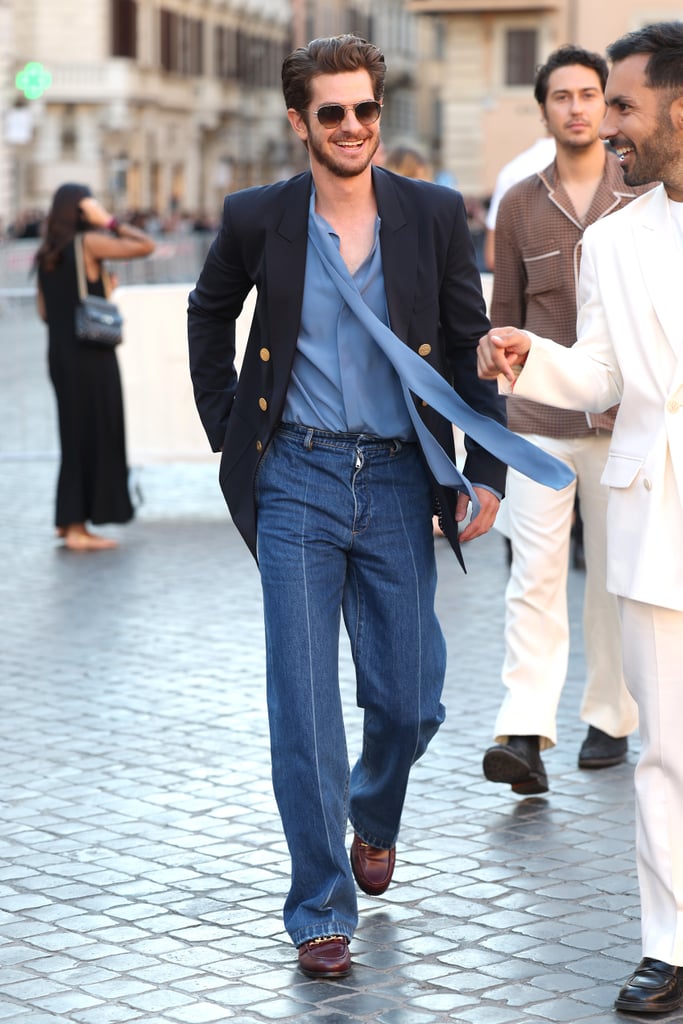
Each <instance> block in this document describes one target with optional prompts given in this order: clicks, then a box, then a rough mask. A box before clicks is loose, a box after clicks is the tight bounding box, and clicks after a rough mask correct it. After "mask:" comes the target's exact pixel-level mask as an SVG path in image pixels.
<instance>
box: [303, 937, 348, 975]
mask: <svg viewBox="0 0 683 1024" xmlns="http://www.w3.org/2000/svg"><path fill="white" fill-rule="evenodd" d="M299 967H300V968H301V970H302V971H303V972H304V974H306V975H307V976H308V977H309V978H345V977H346V975H347V974H348V973H349V971H350V970H351V954H350V953H349V940H348V939H347V938H346V937H345V936H344V935H322V936H321V937H320V938H319V939H311V940H310V942H304V943H302V944H301V945H300V946H299Z"/></svg>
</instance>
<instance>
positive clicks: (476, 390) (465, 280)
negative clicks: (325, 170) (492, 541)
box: [439, 193, 507, 494]
mask: <svg viewBox="0 0 683 1024" xmlns="http://www.w3.org/2000/svg"><path fill="white" fill-rule="evenodd" d="M456 196H457V203H456V205H455V211H454V216H453V219H452V222H451V229H450V233H449V237H448V240H447V251H446V262H445V267H444V274H443V278H442V282H441V288H440V295H439V312H440V319H441V328H442V338H443V346H444V355H445V359H446V362H447V365H448V369H449V373H450V376H451V381H452V384H453V387H454V388H455V390H456V391H457V392H458V394H459V395H460V397H461V398H463V399H464V401H466V402H467V404H468V405H470V406H471V407H472V408H473V409H476V411H477V412H480V413H482V414H483V415H484V416H489V417H490V418H491V419H494V420H497V421H498V422H499V423H502V424H503V425H505V424H506V423H507V417H506V412H505V401H504V399H503V398H502V397H501V396H500V395H499V394H498V389H497V387H496V384H495V381H485V380H481V379H480V378H479V376H478V374H477V346H478V344H479V339H480V338H481V336H482V335H483V334H485V333H486V332H487V331H488V330H489V327H490V324H489V320H488V317H487V315H486V304H485V302H484V297H483V294H482V288H481V274H480V272H479V270H478V268H477V264H476V259H475V253H474V246H473V243H472V238H471V235H470V232H469V228H468V225H467V214H466V211H465V204H464V202H463V200H462V197H461V196H460V195H458V194H457V193H456ZM465 449H466V452H467V458H466V461H465V466H464V472H465V475H466V476H467V478H468V479H469V480H471V481H472V483H473V484H481V485H486V486H487V487H490V488H492V489H493V490H494V491H497V492H498V493H499V494H504V493H505V476H506V471H507V467H506V466H505V463H503V462H501V461H500V459H497V458H496V457H495V456H493V455H491V453H490V452H488V451H486V449H484V448H482V446H481V445H480V444H478V443H477V442H476V441H474V440H472V438H470V437H467V436H466V437H465Z"/></svg>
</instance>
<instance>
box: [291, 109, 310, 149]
mask: <svg viewBox="0 0 683 1024" xmlns="http://www.w3.org/2000/svg"><path fill="white" fill-rule="evenodd" d="M287 117H288V119H289V123H290V124H291V126H292V128H293V129H294V131H295V132H296V134H297V135H298V136H299V138H300V139H302V140H303V141H305V140H306V139H307V138H308V126H307V124H306V119H305V118H304V116H303V114H302V113H301V111H300V110H294V108H293V107H290V108H289V109H288V111H287Z"/></svg>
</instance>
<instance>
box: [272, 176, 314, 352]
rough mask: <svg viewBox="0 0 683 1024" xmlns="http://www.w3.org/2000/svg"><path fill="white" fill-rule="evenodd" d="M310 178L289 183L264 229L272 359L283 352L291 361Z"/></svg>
mask: <svg viewBox="0 0 683 1024" xmlns="http://www.w3.org/2000/svg"><path fill="white" fill-rule="evenodd" d="M311 181H312V178H311V175H310V173H305V174H302V175H300V176H299V177H297V178H295V179H293V181H292V183H291V185H290V186H289V187H288V188H286V189H283V192H282V195H281V199H280V204H279V206H278V210H277V213H276V217H275V218H274V219H273V223H272V224H268V225H266V243H265V256H264V259H265V267H264V275H263V280H264V281H265V282H267V299H266V302H267V311H268V339H266V338H264V340H270V341H271V344H272V343H273V341H274V340H275V339H277V340H278V341H279V343H280V344H279V345H273V350H274V351H273V353H272V354H273V358H274V359H277V358H278V355H279V354H280V353H279V352H278V349H284V352H283V353H282V354H284V356H285V358H286V360H288V361H289V362H291V360H292V359H293V358H294V350H295V348H296V342H297V337H298V333H299V324H300V322H301V306H302V302H303V295H304V274H305V271H306V248H307V243H308V202H309V198H310V192H311Z"/></svg>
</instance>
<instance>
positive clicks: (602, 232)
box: [499, 185, 683, 611]
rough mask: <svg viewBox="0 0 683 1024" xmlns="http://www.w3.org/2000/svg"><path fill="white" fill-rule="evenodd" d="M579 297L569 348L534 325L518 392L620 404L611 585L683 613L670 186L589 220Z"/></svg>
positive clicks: (679, 320) (611, 510) (681, 365)
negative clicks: (536, 332) (536, 330)
mask: <svg viewBox="0 0 683 1024" xmlns="http://www.w3.org/2000/svg"><path fill="white" fill-rule="evenodd" d="M579 305H580V309H579V317H578V323H577V337H578V341H577V342H576V344H575V345H574V346H573V347H572V348H569V349H566V348H562V347H560V346H559V345H555V344H554V342H552V341H549V340H548V339H544V338H539V337H537V336H536V335H533V334H531V333H530V337H531V338H532V346H531V350H530V352H529V355H528V358H527V361H526V364H525V366H524V369H523V370H522V371H521V373H520V375H519V377H518V378H517V382H516V384H515V387H514V392H515V394H519V395H524V396H526V397H528V398H534V399H536V400H537V401H542V402H546V403H548V404H552V405H557V406H559V407H561V408H566V409H582V410H586V411H588V412H600V411H602V410H604V409H607V408H608V407H609V406H611V405H615V404H616V403H617V402H619V403H620V406H619V412H618V414H617V419H616V423H615V425H614V431H613V434H612V444H611V446H610V452H609V457H608V461H607V464H606V466H605V470H604V473H603V476H602V483H603V484H606V485H607V486H608V487H609V502H608V523H607V586H608V589H609V590H610V591H612V592H613V593H615V594H619V595H622V596H624V597H628V598H631V599H632V600H634V601H642V602H645V603H648V604H654V605H659V606H661V607H664V608H673V609H676V610H678V611H683V255H682V254H681V251H680V249H679V248H678V247H677V240H676V235H675V225H674V224H673V223H672V220H671V215H670V210H669V204H668V200H667V196H666V193H665V191H664V188H663V186H661V185H660V186H658V187H657V188H655V189H654V190H653V191H651V192H648V193H646V194H645V195H642V196H640V197H639V198H638V199H635V200H634V201H633V202H632V203H630V204H629V206H627V207H626V208H625V209H623V210H620V211H619V212H617V213H614V214H612V215H611V216H609V217H606V218H605V219H604V220H601V221H598V222H597V223H596V224H594V225H592V226H591V227H589V228H587V230H586V232H585V234H584V238H583V257H582V261H581V274H580V282H579ZM499 326H502V325H499Z"/></svg>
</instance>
